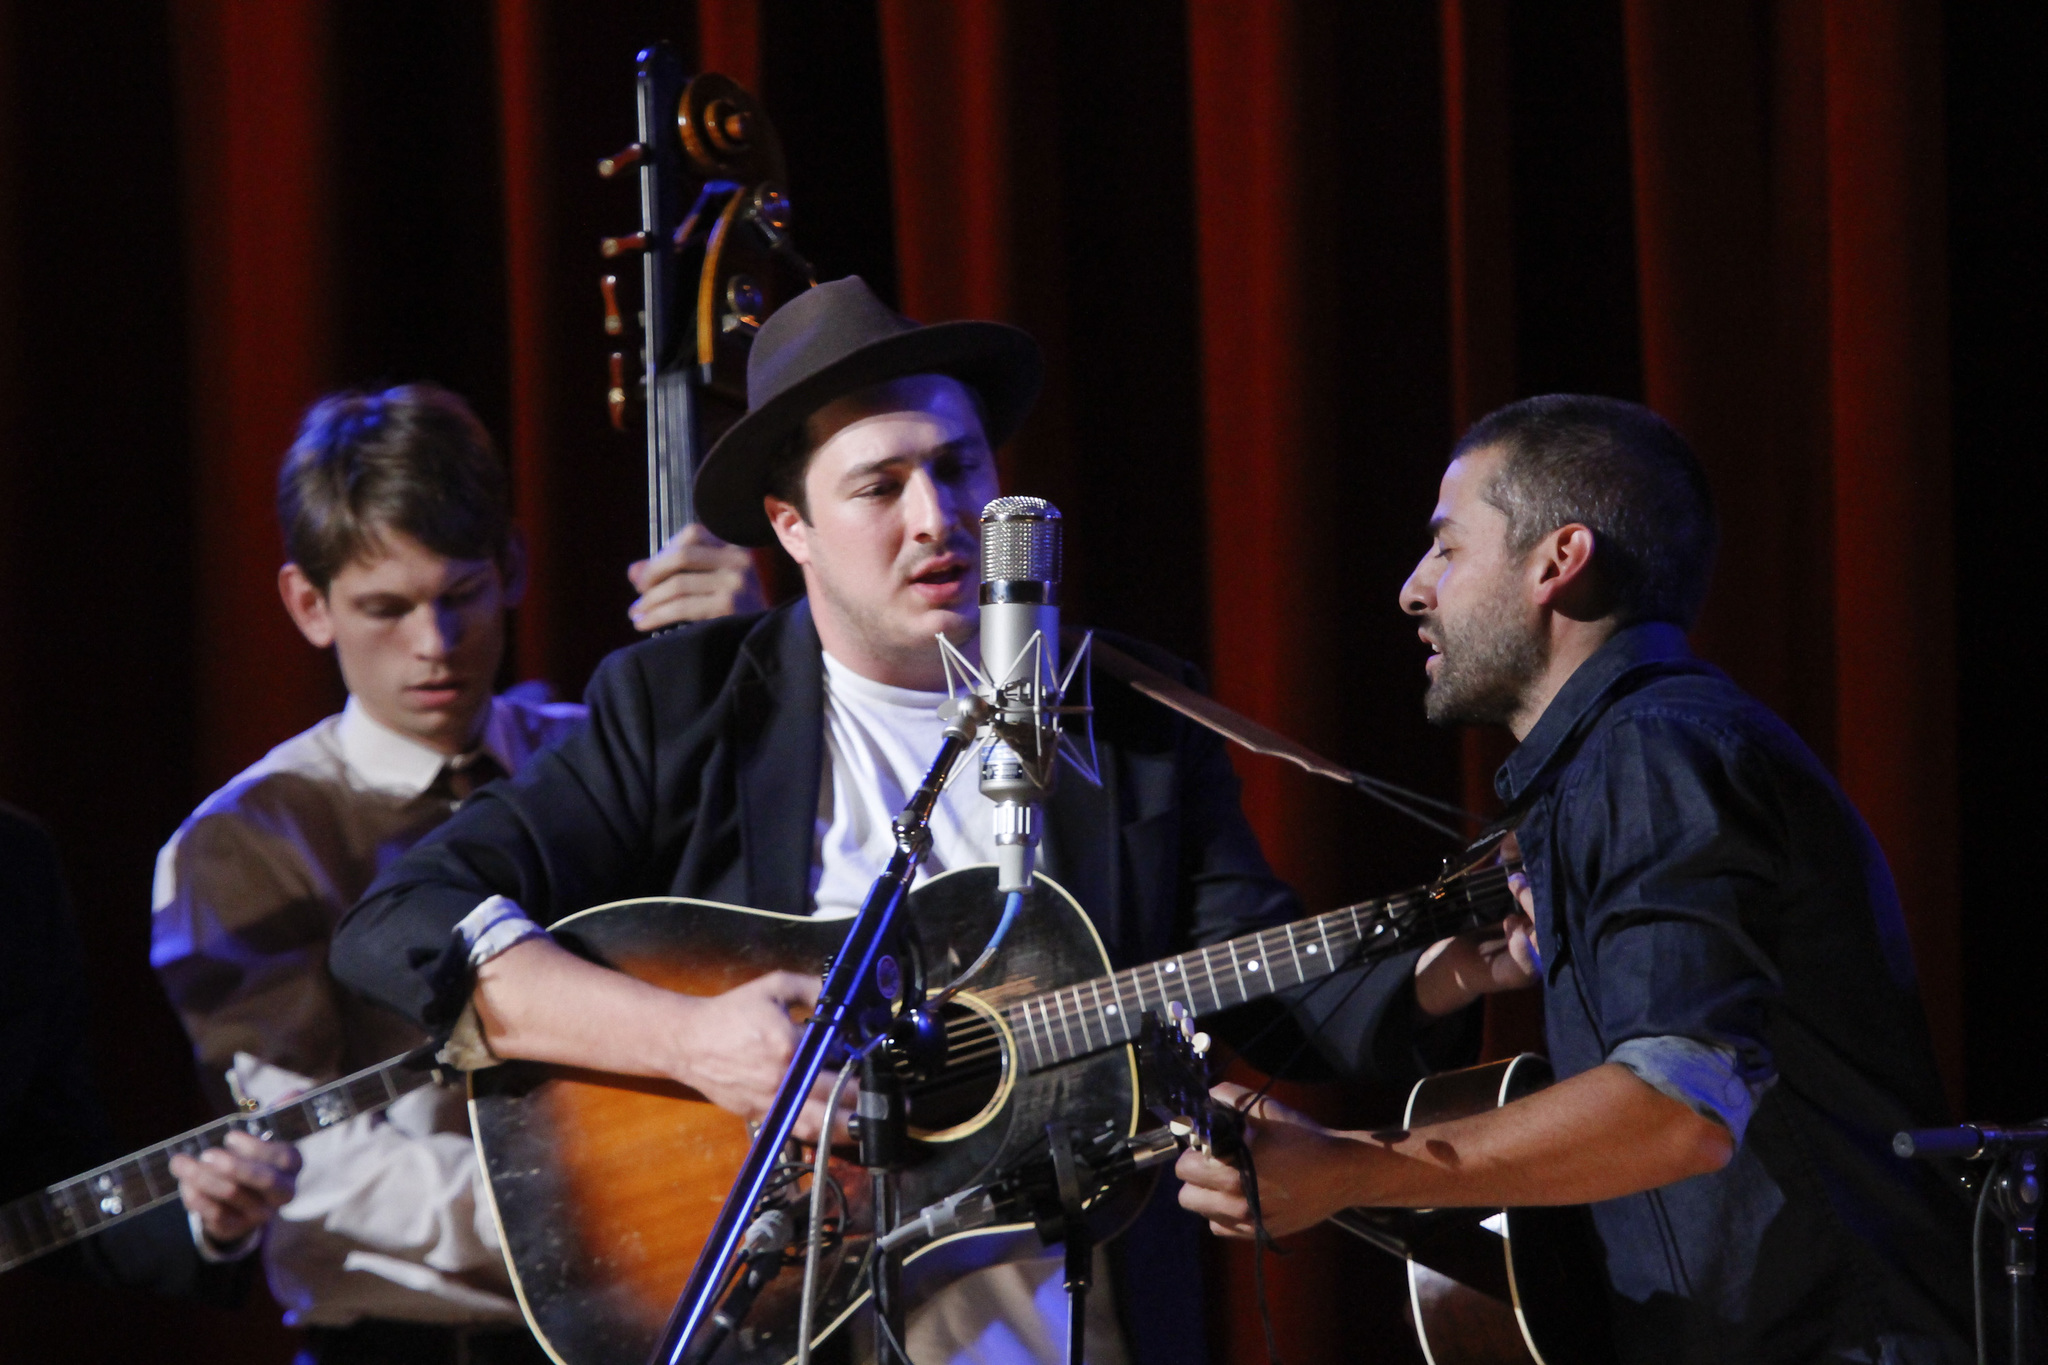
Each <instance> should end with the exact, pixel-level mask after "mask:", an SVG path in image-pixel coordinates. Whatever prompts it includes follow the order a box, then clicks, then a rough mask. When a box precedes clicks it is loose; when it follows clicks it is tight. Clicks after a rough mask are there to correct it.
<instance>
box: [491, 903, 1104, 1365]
mask: <svg viewBox="0 0 2048 1365" xmlns="http://www.w3.org/2000/svg"><path fill="white" fill-rule="evenodd" d="M1037 881H1038V889H1037V893H1036V895H1035V897H1034V903H1033V904H1032V905H1030V906H1029V907H1027V909H1026V912H1025V913H1024V914H1023V915H1021V916H1019V918H1018V921H1017V923H1016V924H1015V925H1014V927H1013V928H1012V930H1011V932H1010V935H1009V937H1008V939H1007V940H1006V941H1005V942H1004V944H1003V946H1002V948H1001V949H1000V950H999V951H998V952H997V954H996V957H995V959H994V960H993V961H992V962H991V963H990V964H989V966H988V967H987V968H986V969H985V970H984V972H983V974H982V975H981V976H980V977H979V978H977V980H978V982H979V983H980V984H981V985H982V986H983V987H984V989H983V990H981V991H979V992H977V991H976V990H975V989H972V988H970V989H969V990H967V991H964V992H963V993H962V994H961V995H960V996H959V997H957V998H956V999H955V1001H953V1002H952V1003H951V1004H949V1005H948V1006H947V1009H946V1018H947V1026H948V1063H947V1066H946V1067H945V1069H944V1070H943V1071H942V1072H941V1073H940V1074H939V1075H938V1076H937V1077H935V1078H934V1079H933V1080H931V1081H929V1082H926V1083H922V1084H918V1085H913V1086H911V1087H909V1096H908V1098H909V1113H910V1124H911V1132H912V1135H913V1139H914V1141H913V1147H914V1156H913V1158H912V1161H911V1165H910V1167H909V1168H908V1169H907V1170H906V1171H904V1172H903V1174H902V1177H901V1179H900V1181H899V1183H898V1188H899V1191H900V1195H899V1200H900V1205H901V1207H902V1208H903V1209H904V1211H905V1212H906V1214H908V1213H914V1212H916V1211H917V1210H918V1209H920V1208H922V1207H923V1206H924V1205H926V1204H929V1203H932V1202H934V1201H936V1200H939V1199H942V1198H944V1197H945V1196H947V1195H949V1194H952V1193H953V1192H954V1191H956V1190H959V1189H962V1188H964V1187H966V1186H969V1185H972V1184H975V1183H977V1182H978V1181H980V1180H982V1179H984V1178H986V1177H987V1176H989V1175H991V1174H992V1173H994V1172H996V1171H997V1170H998V1169H999V1168H1001V1167H1003V1166H1005V1165H1006V1164H1008V1163H1009V1162H1010V1161H1011V1160H1012V1159H1014V1158H1017V1157H1019V1156H1022V1155H1024V1154H1026V1153H1027V1152H1029V1151H1030V1150H1032V1149H1033V1147H1034V1146H1036V1145H1042V1144H1043V1142H1044V1137H1045V1124H1046V1122H1047V1121H1048V1120H1050V1119H1053V1118H1060V1119H1064V1120H1065V1121H1066V1122H1067V1123H1068V1124H1069V1125H1070V1126H1071V1127H1072V1128H1073V1129H1074V1130H1075V1132H1076V1133H1077V1134H1082V1133H1087V1132H1091V1131H1097V1130H1100V1129H1103V1128H1113V1129H1114V1130H1115V1132H1116V1134H1117V1136H1119V1137H1123V1136H1128V1135H1130V1134H1131V1133H1133V1132H1135V1131H1136V1130H1137V1120H1138V1092H1137V1068H1136V1061H1135V1057H1134V1055H1133V1053H1132V1050H1131V1049H1130V1048H1129V1047H1114V1048H1110V1049H1108V1050H1106V1051H1101V1052H1097V1053H1094V1054H1092V1055H1089V1056H1085V1057H1081V1058H1078V1059H1075V1060H1073V1061H1070V1062H1067V1063H1065V1064H1063V1065H1060V1066H1056V1067H1051V1068H1048V1069H1046V1070H1043V1071H1039V1072H1035V1073H1033V1072H1027V1071H1026V1070H1025V1068H1024V1066H1023V1065H1022V1063H1021V1062H1020V1061H1019V1060H1018V1059H1017V1051H1016V1040H1015V1038H1014V1036H1013V1035H1012V1033H1011V1031H1010V1029H1009V1026H1008V1025H1007V1023H1006V1022H1005V1021H1004V1017H1003V1011H1004V1008H1005V1006H1007V1005H1009V1004H1011V1003H1013V1002H1015V1001H1017V1000H1021V999H1023V998H1026V997H1029V996H1032V995H1035V994H1038V993H1040V992H1043V991H1047V990H1051V989H1053V988H1056V987H1059V986H1062V985H1068V984H1072V983H1074V982H1078V981H1083V980H1087V979H1089V978H1092V977H1098V976H1100V975H1102V974H1103V973H1104V972H1105V971H1107V970H1108V966H1109V964H1108V961H1107V957H1106V954H1105V953H1104V950H1103V947H1102V943H1101V940H1100V938H1099V937H1097V935H1096V933H1095V929H1094V926H1093V925H1092V924H1090V923H1089V921H1088V918H1087V916H1086V915H1085V914H1084V913H1083V912H1082V910H1081V907H1080V906H1079V905H1078V904H1076V903H1075V901H1074V900H1073V898H1072V897H1070V896H1069V895H1067V893H1066V892H1065V891H1064V890H1062V889H1061V888H1060V887H1059V886H1058V885H1057V884H1056V883H1054V882H1052V881H1051V880H1050V879H1048V878H1046V877H1044V876H1040V877H1039V878H1038V879H1037ZM995 883H996V872H995V869H994V868H992V867H971V868H963V869H960V870H958V871H955V872H949V873H946V874H944V875H942V876H939V877H935V878H933V879H932V880H931V881H930V882H928V883H926V884H925V885H924V886H922V887H920V888H918V889H917V890H916V891H915V892H913V893H912V895H911V896H910V898H909V900H908V902H907V905H906V913H907V915H908V917H909V920H910V931H909V935H910V938H911V939H912V944H911V952H912V957H913V961H912V962H911V963H910V964H909V968H910V970H911V971H912V972H913V973H916V974H919V975H920V976H921V977H922V978H923V980H924V984H925V986H926V989H927V990H936V989H938V988H940V987H942V986H944V985H946V984H947V983H948V982H949V981H950V980H951V979H952V976H953V974H954V973H956V972H958V971H960V970H961V969H963V968H964V967H965V966H966V965H967V963H968V962H969V961H971V960H972V958H973V956H974V954H975V953H976V952H977V951H978V950H979V946H980V945H981V944H984V943H986V942H987V941H988V939H989V937H990V935H991V934H992V933H993V932H994V930H995V926H996V921H997V919H998V918H999V917H1000V911H1001V905H1000V898H999V897H998V896H997V894H996V890H995ZM850 923H851V921H848V920H827V921H817V920H812V919H807V918H802V917H797V916H790V915H781V914H774V913H769V912H765V911H759V910H749V909H745V908H743V907H739V906H730V905H718V904H714V903H711V902H706V901H693V900H684V899H677V898H669V897H656V898H649V899H643V900H631V901H621V902H618V903H616V904H613V905H605V906H599V907H597V908H596V909H593V910H586V911H583V912H582V913H580V914H577V915H572V916H570V917H569V918H567V919H565V920H563V921H561V922H560V923H558V924H556V925H554V926H553V929H552V932H553V933H554V936H555V938H556V939H557V941H559V942H561V943H562V944H564V945H565V946H567V947H569V948H570V949H572V950H573V951H575V952H578V953H580V954H582V955H583V956H585V957H587V958H590V959H591V960H593V961H597V962H601V963H604V964H605V965H607V966H611V967H614V968H617V969H618V970H620V971H623V972H626V973H627V974H628V975H631V976H635V977H638V978H639V979H641V980H643V981H648V982H652V983H653V984H655V985H659V986H663V987H666V988H668V989H670V990H675V991H681V992H683V993H686V994H690V995H715V994H718V993H720V992H722V991H725V990H728V989H730V988H732V987H734V986H738V985H740V984H742V983H744V982H747V981H750V980H753V979H754V978H755V977H758V976H760V975H762V974H763V973H765V972H770V971H777V970H786V971H793V972H800V973H804V974H806V975H815V974H817V973H818V972H820V971H821V970H822V968H823V967H824V964H825V960H826V958H827V957H828V955H830V954H831V953H833V952H834V951H835V950H836V949H837V948H838V946H839V944H840V941H841V939H842V938H843V937H844V935H845V933H846V930H847V927H848V926H849V924H850ZM470 1086H471V1098H470V1115H471V1119H472V1122H473V1125H474V1128H475V1132H476V1142H477V1148H478V1151H479V1154H480V1156H481V1158H482V1161H483V1165H484V1170H485V1173H486V1175H487V1177H488V1180H489V1189H490V1194H491V1200H492V1212H493V1215H494V1217H495V1218H496V1220H497V1223H498V1228H499V1231H500V1234H501V1236H502V1238H503V1242H504V1246H505V1250H506V1257H507V1260H508V1262H509V1263H510V1265H511V1267H512V1273H513V1281H514V1284H515V1286H516V1288H517V1290H518V1293H519V1300H520V1305H521V1307H522V1308H523V1309H524V1310H525V1312H526V1316H527V1320H528V1322H529V1323H530V1324H531V1325H532V1327H533V1329H534V1332H535V1334H536V1335H537V1336H538V1337H539V1338H540V1340H541V1342H542V1344H543V1345H545V1346H546V1347H547V1349H548V1351H549V1352H550V1353H551V1354H552V1355H553V1356H554V1357H555V1358H556V1359H557V1360H558V1361H561V1362H564V1365H643V1362H645V1361H646V1359H647V1358H648V1356H649V1354H650V1353H651V1352H652V1351H653V1350H654V1347H655V1345H656V1343H657V1342H658V1340H659V1338H660V1334H661V1331H662V1328H663V1325H664V1324H665V1323H666V1321H667V1318H668V1314H669V1312H670V1310H671V1309H672V1308H673V1307H674V1306H675V1301H676V1298H677V1296H678V1295H679V1294H680V1293H681V1292H682V1289H683V1285H684V1282H685V1281H686V1280H687V1279H688V1277H689V1274H690V1270H691V1267H692V1266H693V1265H694V1264H695V1262H696V1260H697V1256H698V1253H699V1252H700V1251H701V1250H702V1248H703V1246H704V1243H705V1240H706V1238H707V1237H708V1235H709V1233H710V1231H711V1227H712V1224H713V1221H714V1220H715V1219H716V1217H717V1215H718V1211H719V1207H720V1205H721V1203H722V1201H723V1200H724V1199H725V1197H726V1194H727V1192H728V1191H729V1190H730V1189H731V1188H732V1184H733V1181H734V1179H735V1178H736V1177H737V1175H738V1172H739V1169H740V1166H741V1163H742V1162H743V1161H744V1159H745V1157H746V1155H747V1150H748V1146H749V1134H748V1131H747V1125H746V1124H745V1123H744V1122H743V1121H742V1120H741V1119H739V1118H738V1117H736V1116H734V1115H732V1114H729V1113H727V1112H726V1111H724V1110H722V1109H719V1108H718V1107H716V1106H715V1105H712V1104H710V1103H709V1102H707V1101H705V1100H704V1099H703V1098H702V1097H701V1096H698V1095H696V1094H695V1093H694V1092H691V1091H688V1090H685V1089H684V1088H683V1087H681V1086H678V1085H675V1084H673V1083H668V1082H662V1081H652V1080H643V1079H639V1078H630V1077H621V1076H613V1075H608V1074H602V1073H596V1072H584V1071H574V1070H570V1069H566V1068H561V1067H552V1066H543V1065H537V1064H533V1063H526V1062H513V1063H508V1064H506V1065H503V1066H499V1067H494V1068H491V1069H489V1070H487V1071H479V1072H474V1073H472V1074H471V1077H470ZM833 1173H834V1177H835V1179H836V1181H837V1182H838V1185H839V1187H840V1189H841V1190H842V1191H843V1193H844V1201H845V1205H850V1209H848V1208H846V1207H844V1206H842V1204H841V1203H840V1201H839V1200H838V1199H837V1198H836V1197H835V1196H834V1195H833V1194H831V1193H828V1195H827V1201H826V1210H827V1217H828V1219H831V1218H839V1219H840V1220H841V1222H842V1223H843V1224H844V1225H845V1226H848V1227H850V1228H851V1229H852V1230H853V1231H852V1232H851V1233H850V1234H849V1235H848V1237H847V1239H846V1241H845V1243H844V1244H843V1246H842V1247H841V1248H839V1249H831V1250H828V1253H827V1255H826V1256H825V1257H824V1259H823V1260H822V1262H821V1274H822V1275H824V1276H825V1278H826V1286H825V1289H824V1293H823V1299H822V1305H821V1308H822V1311H821V1312H820V1314H819V1317H818V1322H819V1324H820V1327H821V1335H822V1334H823V1332H825V1331H829V1330H831V1328H832V1327H834V1326H836V1325H837V1324H838V1323H839V1322H840V1321H842V1320H844V1318H845V1317H846V1316H847V1315H849V1314H850V1313H852V1312H853V1311H854V1310H855V1309H856V1308H858V1307H859V1305H860V1303H861V1301H862V1300H863V1298H864V1297H865V1285H864V1284H863V1283H861V1277H860V1275H859V1273H858V1272H859V1266H860V1262H861V1261H862V1259H863V1256H864V1253H865V1251H866V1249H867V1241H868V1233H867V1228H868V1225H869V1223H870V1219H869V1217H868V1211H867V1208H866V1188H865V1179H864V1175H865V1173H864V1172H863V1171H862V1170H861V1168H860V1167H858V1166H855V1165H852V1164H851V1163H849V1162H844V1161H837V1160H835V1162H834V1165H833ZM805 1188H808V1185H807V1183H806V1186H805ZM1134 1203H1135V1197H1134V1196H1123V1197H1118V1198H1114V1199H1105V1200H1102V1201H1098V1207H1097V1208H1096V1210H1095V1212H1096V1214H1097V1216H1098V1219H1099V1220H1101V1221H1103V1222H1105V1223H1109V1224H1112V1225H1113V1224H1114V1223H1115V1222H1116V1221H1118V1219H1119V1218H1122V1217H1128V1216H1129V1214H1130V1213H1134V1212H1135V1207H1127V1205H1130V1204H1134ZM1111 1204H1116V1205H1118V1208H1117V1209H1115V1210H1111V1209H1110V1208H1108V1207H1107V1206H1108V1205H1111ZM847 1212H850V1213H851V1216H850V1217H845V1216H844V1215H845V1213H847ZM1114 1230H1115V1228H1114V1226H1108V1227H1105V1228H1103V1229H1102V1232H1103V1235H1109V1234H1110V1233H1112V1232H1114ZM1040 1250H1041V1248H1040V1245H1039V1240H1038V1237H1037V1235H1036V1234H1035V1233H1034V1232H1033V1231H1032V1229H1031V1228H1030V1226H1029V1225H1028V1224H1027V1225H1012V1226H999V1227H992V1228H981V1229H977V1230H975V1231H973V1232H967V1233H961V1234H957V1235H955V1236H954V1237H950V1238H943V1239H940V1240H939V1241H937V1242H934V1243H932V1244H930V1245H928V1246H925V1247H923V1248H921V1249H919V1250H918V1251H917V1252H916V1253H914V1254H913V1255H912V1256H911V1257H910V1258H909V1260H908V1262H907V1263H906V1265H905V1268H904V1287H905V1294H906V1298H907V1299H908V1301H909V1302H911V1303H913V1304H915V1303H916V1302H918V1301H919V1300H920V1298H922V1297H925V1296H928V1295H929V1293H930V1292H932V1291H933V1290H935V1289H936V1288H938V1287H939V1286H941V1285H942V1284H944V1283H946V1282H947V1281H949V1280H951V1279H954V1278H957V1277H958V1276H959V1275H961V1274H964V1273H967V1272H968V1271H970V1270H973V1269H977V1268H979V1267H981V1266H983V1265H989V1264H994V1263H996V1262H998V1261H1001V1260H1005V1259H1011V1258H1014V1257H1017V1256H1022V1255H1034V1254H1037V1253H1038V1252H1039V1251H1040ZM801 1279H802V1276H801V1274H800V1273H799V1272H797V1271H787V1272H785V1273H783V1274H782V1275H780V1276H778V1277H777V1278H776V1279H775V1280H774V1281H773V1282H772V1283H771V1284H770V1285H769V1286H768V1288H767V1289H766V1290H765V1291H764V1292H763V1293H762V1296H761V1298H760V1300H759V1302H758V1303H757V1304H756V1305H755V1307H754V1310H753V1312H752V1313H751V1314H749V1316H748V1319H747V1326H746V1327H745V1329H743V1330H742V1331H741V1332H738V1333H735V1334H734V1335H733V1336H732V1337H731V1338H729V1339H728V1340H727V1342H726V1343H725V1345H724V1346H723V1347H722V1348H721V1350H720V1352H719V1354H718V1356H717V1359H718V1360H720V1361H722V1362H724V1361H731V1362H762V1363H763V1365H780V1362H783V1361H786V1360H788V1359H789V1358H790V1357H791V1356H792V1355H794V1353H795V1347H796V1343H795V1340H794V1337H795V1330H794V1329H795V1323H796V1319H797V1303H796V1300H797V1291H798V1287H799V1285H800V1282H801Z"/></svg>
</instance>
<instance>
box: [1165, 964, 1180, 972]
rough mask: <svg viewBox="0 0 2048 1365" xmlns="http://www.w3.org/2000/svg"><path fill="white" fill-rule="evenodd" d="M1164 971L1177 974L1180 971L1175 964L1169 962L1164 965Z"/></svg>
mask: <svg viewBox="0 0 2048 1365" xmlns="http://www.w3.org/2000/svg"><path fill="white" fill-rule="evenodd" d="M1166 970H1168V971H1169V972H1177V971H1179V970H1180V968H1179V967H1178V966H1176V965H1175V964H1173V963H1171V962H1169V963H1167V964H1166Z"/></svg>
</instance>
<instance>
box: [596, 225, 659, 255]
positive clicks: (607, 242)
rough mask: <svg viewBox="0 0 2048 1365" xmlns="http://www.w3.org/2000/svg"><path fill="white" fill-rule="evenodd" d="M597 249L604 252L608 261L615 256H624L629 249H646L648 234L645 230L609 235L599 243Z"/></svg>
mask: <svg viewBox="0 0 2048 1365" xmlns="http://www.w3.org/2000/svg"><path fill="white" fill-rule="evenodd" d="M597 249H598V250H599V251H600V252H602V253H603V254H604V258H605V259H606V260H608V261H609V260H611V259H612V258H613V257H614V256H623V255H625V254H626V253H627V252H629V251H645V250H647V234H646V233H644V232H629V233H627V234H626V235H625V236H623V237H607V238H605V239H604V240H603V241H601V242H599V243H598V244H597Z"/></svg>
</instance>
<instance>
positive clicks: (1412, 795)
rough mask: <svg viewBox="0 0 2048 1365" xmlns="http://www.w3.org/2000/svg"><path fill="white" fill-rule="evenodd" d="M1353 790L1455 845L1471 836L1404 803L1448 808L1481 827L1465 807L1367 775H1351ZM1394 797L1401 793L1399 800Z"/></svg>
mask: <svg viewBox="0 0 2048 1365" xmlns="http://www.w3.org/2000/svg"><path fill="white" fill-rule="evenodd" d="M1351 789H1352V790H1353V791H1355V792H1357V793H1358V794H1359V795H1360V796H1364V797H1367V798H1368V799H1370V800H1373V801H1377V802H1379V803H1380V804H1381V805H1383V806H1385V807H1387V808H1388V809H1389V810H1394V811H1399V812H1400V813H1401V814H1402V815H1405V816H1407V817H1408V818H1409V819H1410V820H1413V821H1415V822H1416V823H1417V824H1419V825H1427V826H1428V827H1429V828H1431V829H1433V830H1435V831H1436V832H1437V833H1439V834H1441V835H1443V836H1444V837H1445V838H1447V839H1451V840H1453V841H1454V842H1456V843H1460V844H1462V843H1464V842H1465V841H1466V839H1467V838H1468V837H1470V836H1469V834H1468V832H1467V831H1465V830H1462V829H1459V828H1457V827H1456V826H1453V825H1447V824H1445V823H1444V822H1443V821H1441V820H1439V819H1437V818H1436V817H1435V816H1433V815H1429V814H1426V813H1425V812H1424V811H1422V810H1418V809H1416V808H1415V807H1414V806H1410V805H1407V804H1404V802H1405V801H1427V802H1429V804H1430V805H1432V806H1448V807H1449V809H1450V811H1451V812H1452V813H1454V814H1457V815H1462V816H1464V817H1465V818H1466V819H1468V820H1473V821H1474V822H1475V823H1478V819H1477V817H1476V816H1473V815H1471V814H1470V813H1468V812H1467V811H1465V810H1464V809H1463V808H1462V807H1459V806H1451V805H1450V803H1449V802H1441V801H1438V800H1436V798H1434V797H1426V796H1422V795H1421V794H1420V793H1417V792H1411V791H1407V790H1405V789H1403V788H1401V787H1396V786H1394V784H1393V783H1391V782H1382V781H1380V780H1379V779H1378V778H1374V777H1367V776H1366V775H1365V774H1364V773H1352V774H1351ZM1395 793H1399V798H1398V799H1397V797H1396V796H1395Z"/></svg>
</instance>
